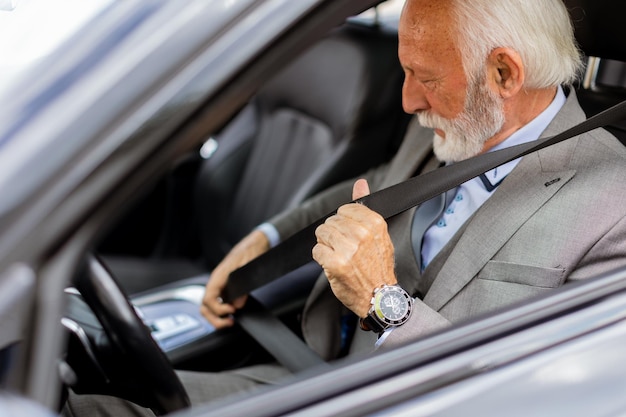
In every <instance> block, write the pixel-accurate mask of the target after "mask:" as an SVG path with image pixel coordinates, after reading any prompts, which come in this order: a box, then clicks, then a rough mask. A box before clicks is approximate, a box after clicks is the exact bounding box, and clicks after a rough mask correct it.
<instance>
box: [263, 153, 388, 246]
mask: <svg viewBox="0 0 626 417" xmlns="http://www.w3.org/2000/svg"><path fill="white" fill-rule="evenodd" d="M387 169H388V164H383V165H380V166H378V167H376V168H373V169H371V170H369V171H367V172H366V173H365V174H363V175H360V176H358V177H355V178H352V179H349V180H346V181H343V182H341V183H338V184H336V185H334V186H332V187H330V188H328V189H327V190H325V191H322V192H321V193H319V194H316V195H315V196H313V197H311V198H309V199H308V200H306V201H305V202H304V203H302V204H301V205H300V206H298V207H297V208H294V209H292V210H287V211H285V212H283V213H280V214H278V215H276V216H274V217H273V218H272V219H270V220H269V223H271V224H272V225H274V227H275V228H276V230H277V231H278V233H279V235H280V238H281V240H284V239H286V238H288V237H289V236H291V235H293V234H294V233H296V232H298V231H299V230H300V229H303V228H304V227H306V226H308V225H309V224H311V223H313V222H314V221H316V220H318V219H319V218H321V217H323V216H325V215H327V214H329V213H331V212H332V211H334V210H337V208H339V206H341V205H342V204H346V203H349V202H350V201H352V186H353V184H354V182H355V181H356V180H357V179H359V178H365V179H367V181H368V182H369V183H370V187H371V188H372V191H373V190H375V189H376V188H378V187H377V184H378V183H380V181H381V180H382V178H383V177H384V175H385V172H386V171H387Z"/></svg>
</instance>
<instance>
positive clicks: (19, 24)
mask: <svg viewBox="0 0 626 417" xmlns="http://www.w3.org/2000/svg"><path fill="white" fill-rule="evenodd" d="M114 1H115V0H89V1H85V0H0V57H2V59H1V60H0V95H1V94H2V93H3V92H4V91H6V89H7V88H8V87H9V86H10V85H12V84H13V83H14V82H15V81H16V80H17V79H18V78H19V77H20V76H21V75H22V74H24V73H25V72H27V71H28V70H29V69H31V68H32V67H33V66H34V65H35V64H36V63H37V62H39V61H40V60H41V59H42V58H44V57H45V56H46V55H48V54H49V53H50V52H51V51H53V50H54V49H55V48H56V47H58V46H59V45H60V44H61V43H63V41H64V40H66V39H67V38H69V37H70V35H71V34H72V33H75V32H76V31H77V30H78V29H79V28H81V27H82V26H83V25H84V24H85V23H86V22H87V21H88V20H89V19H90V18H91V17H92V16H94V15H95V14H96V13H98V12H99V11H100V10H102V9H103V8H104V7H106V6H107V5H108V4H111V3H113V2H114Z"/></svg>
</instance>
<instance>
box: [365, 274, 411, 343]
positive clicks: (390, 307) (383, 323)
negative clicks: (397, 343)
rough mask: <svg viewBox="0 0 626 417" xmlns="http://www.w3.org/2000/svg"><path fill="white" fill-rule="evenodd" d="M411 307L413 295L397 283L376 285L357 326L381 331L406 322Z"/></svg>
mask: <svg viewBox="0 0 626 417" xmlns="http://www.w3.org/2000/svg"><path fill="white" fill-rule="evenodd" d="M412 309H413V297H411V296H410V295H409V294H408V293H407V292H406V291H405V290H404V289H403V288H402V287H400V286H399V285H397V284H394V285H387V284H385V285H381V286H379V287H376V288H375V289H374V291H373V294H372V298H371V299H370V308H369V311H368V314H367V316H365V317H361V318H360V320H359V326H360V327H361V329H362V330H365V331H374V332H376V333H382V332H384V331H385V330H387V329H388V328H390V327H398V326H401V325H403V324H404V323H406V322H407V320H408V319H409V317H410V316H411V311H412Z"/></svg>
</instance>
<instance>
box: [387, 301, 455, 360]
mask: <svg viewBox="0 0 626 417" xmlns="http://www.w3.org/2000/svg"><path fill="white" fill-rule="evenodd" d="M450 324H451V323H450V322H449V321H448V320H447V319H446V318H444V317H443V316H442V315H441V314H439V313H437V312H436V311H434V310H433V309H431V308H430V307H428V306H427V305H426V304H424V302H423V301H422V300H420V299H415V303H414V304H413V312H412V313H411V317H410V318H409V320H408V321H407V322H406V323H404V324H403V325H402V326H400V327H396V328H395V329H393V330H392V331H391V332H389V334H388V335H387V336H386V337H385V339H384V341H383V342H382V343H381V344H380V345H379V346H378V350H379V351H383V350H386V349H392V348H395V347H397V346H400V345H403V344H405V343H408V342H411V341H414V340H416V339H418V338H420V337H422V336H426V335H428V334H430V333H433V332H434V331H437V330H440V329H443V328H446V327H448V326H450Z"/></svg>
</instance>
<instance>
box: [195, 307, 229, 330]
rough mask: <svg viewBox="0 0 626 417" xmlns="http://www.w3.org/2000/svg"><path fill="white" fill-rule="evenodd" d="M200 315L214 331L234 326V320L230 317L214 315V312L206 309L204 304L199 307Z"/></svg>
mask: <svg viewBox="0 0 626 417" xmlns="http://www.w3.org/2000/svg"><path fill="white" fill-rule="evenodd" d="M200 313H201V314H202V316H203V317H204V318H205V319H206V320H207V321H208V322H209V323H211V325H213V327H215V328H216V329H221V328H224V327H230V326H232V325H233V324H235V320H234V319H233V317H232V316H231V315H224V316H218V315H215V314H214V312H213V311H211V310H210V309H209V308H207V306H205V305H204V304H203V305H201V306H200Z"/></svg>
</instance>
